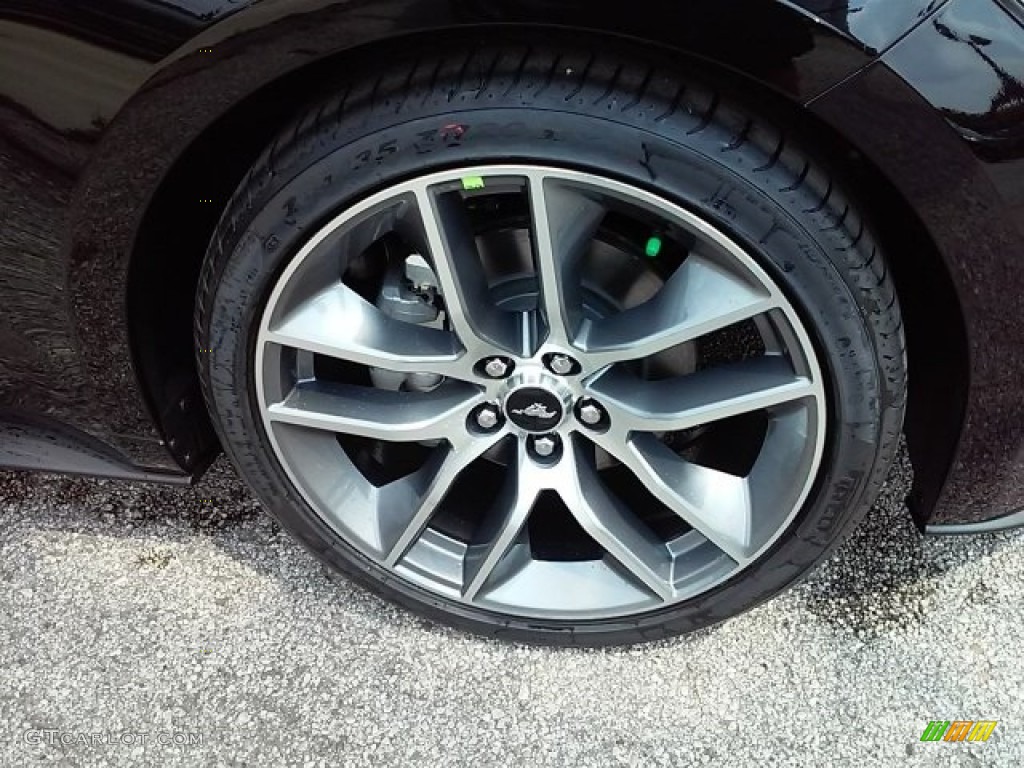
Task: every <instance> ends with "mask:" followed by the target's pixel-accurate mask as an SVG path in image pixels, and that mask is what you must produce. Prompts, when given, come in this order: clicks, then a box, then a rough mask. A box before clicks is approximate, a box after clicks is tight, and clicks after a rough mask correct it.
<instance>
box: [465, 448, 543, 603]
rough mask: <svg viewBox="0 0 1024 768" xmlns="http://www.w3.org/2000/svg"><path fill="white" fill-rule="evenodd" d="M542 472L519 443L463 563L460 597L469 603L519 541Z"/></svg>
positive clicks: (537, 490) (534, 500)
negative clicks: (502, 481)
mask: <svg viewBox="0 0 1024 768" xmlns="http://www.w3.org/2000/svg"><path fill="white" fill-rule="evenodd" d="M545 473H546V470H545V469H542V468H540V467H538V466H537V465H536V464H535V463H534V461H533V460H532V459H531V458H530V457H529V456H528V455H527V453H526V446H525V443H524V442H523V441H522V440H518V441H516V455H515V459H514V461H511V462H510V463H509V469H508V475H507V476H506V478H505V483H504V485H503V486H502V489H501V491H500V492H499V494H498V497H497V499H496V500H495V502H494V504H493V505H492V506H491V508H490V510H489V511H488V513H487V515H486V516H485V517H484V520H483V522H482V523H481V525H480V529H479V530H478V531H477V533H476V535H475V537H474V540H473V541H472V542H471V543H470V545H469V548H468V549H467V551H466V556H465V559H464V561H463V581H462V584H463V587H462V590H463V591H462V594H463V597H465V598H467V599H469V600H473V599H475V598H476V596H477V594H479V592H480V590H481V589H482V588H483V586H484V585H485V584H486V583H487V580H488V578H489V577H490V576H491V574H492V573H493V572H494V570H495V568H496V567H497V566H498V564H499V563H500V562H501V561H502V559H503V558H504V557H505V555H506V553H507V552H508V551H509V549H511V548H512V546H513V545H514V544H515V543H516V542H517V541H518V540H519V539H520V538H521V534H522V533H523V527H524V526H525V525H526V520H527V518H528V517H529V515H530V510H531V509H533V505H534V503H535V502H536V500H537V494H538V493H539V492H540V490H541V489H543V488H544V486H545V483H544V474H545Z"/></svg>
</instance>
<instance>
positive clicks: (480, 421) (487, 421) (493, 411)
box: [476, 405, 501, 430]
mask: <svg viewBox="0 0 1024 768" xmlns="http://www.w3.org/2000/svg"><path fill="white" fill-rule="evenodd" d="M499 421H501V416H500V415H499V413H498V409H497V408H495V407H494V406H493V405H483V406H481V407H480V409H479V410H478V411H477V412H476V425H477V426H478V427H480V429H487V430H491V429H494V428H495V427H496V426H498V422H499Z"/></svg>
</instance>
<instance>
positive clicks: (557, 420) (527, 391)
mask: <svg viewBox="0 0 1024 768" xmlns="http://www.w3.org/2000/svg"><path fill="white" fill-rule="evenodd" d="M505 415H506V416H508V420H509V421H511V422H512V423H513V424H515V425H516V426H517V427H519V428H520V429H521V430H523V431H524V432H536V433H541V432H550V431H551V430H553V429H554V428H555V427H557V426H558V425H559V424H561V423H562V419H563V418H565V406H564V405H563V403H562V400H561V399H560V398H559V397H558V395H556V394H555V393H554V392H552V391H551V390H549V389H545V388H544V387H537V386H524V387H518V388H517V389H513V390H512V391H511V392H509V394H508V397H506V398H505Z"/></svg>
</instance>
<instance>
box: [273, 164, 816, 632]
mask: <svg viewBox="0 0 1024 768" xmlns="http://www.w3.org/2000/svg"><path fill="white" fill-rule="evenodd" d="M396 270H397V271H396ZM255 367H256V371H257V372H258V375H257V386H256V388H257V396H258V402H259V407H260V411H261V415H262V420H263V427H264V428H265V430H266V433H267V435H268V437H269V439H270V443H271V446H272V448H273V451H274V454H275V456H276V458H277V460H278V461H279V462H280V464H281V466H282V467H283V469H284V470H285V472H286V473H287V475H288V477H289V478H290V480H291V482H292V483H293V484H294V485H295V487H296V488H297V489H298V490H299V492H300V493H301V494H302V495H303V497H304V498H305V500H306V501H307V503H308V504H309V505H310V506H311V507H312V509H313V510H314V511H315V512H316V513H317V514H318V515H319V516H320V517H321V518H322V519H323V520H324V521H325V522H326V523H327V524H328V525H330V526H331V528H332V529H333V530H334V531H335V532H336V533H337V534H338V535H339V536H340V537H341V538H342V539H343V540H344V541H345V542H346V543H347V544H348V545H350V546H352V547H354V548H355V549H356V550H358V551H359V552H361V553H362V554H363V555H364V556H366V557H369V558H371V559H372V560H374V561H375V562H376V563H378V565H380V566H381V567H383V568H385V569H387V570H388V571H390V572H392V573H394V575H395V576H396V577H398V578H401V579H403V580H406V581H408V582H411V583H414V584H416V585H418V586H419V587H421V588H423V589H425V590H427V591H428V592H431V593H435V594H437V595H439V596H442V597H444V598H446V599H449V600H456V601H461V602H465V603H469V604H472V605H474V606H477V607H479V608H483V609H486V610H489V611H493V612H496V613H499V614H508V615H514V616H523V617H543V618H554V619H571V620H579V619H583V620H586V619H601V618H609V617H622V616H630V615H635V614H638V613H643V612H647V611H651V610H655V609H658V608H661V607H665V606H667V605H671V604H674V603H678V602H680V601H683V600H686V599H689V598H692V597H694V596H696V595H698V594H700V593H702V592H705V591H707V590H709V589H711V588H712V587H714V586H715V585H717V584H719V583H721V582H723V581H724V580H726V579H729V578H730V577H732V576H735V575H736V574H738V573H740V572H741V571H743V570H744V569H745V568H747V567H748V566H749V565H750V564H751V563H753V562H754V561H755V560H757V559H758V558H759V557H760V556H761V555H762V554H763V553H764V552H765V551H766V550H767V549H769V548H770V547H771V546H772V544H773V543H774V542H775V541H777V540H778V538H779V537H780V536H781V535H782V534H783V533H784V532H785V531H786V530H787V529H788V528H789V526H790V524H791V522H792V521H793V519H794V518H795V516H796V515H797V513H798V512H799V510H800V508H801V505H802V503H803V502H804V500H805V499H806V497H807V495H808V493H809V491H810V489H811V487H812V485H813V482H814V479H815V476H816V474H817V471H818V468H819V465H820V463H821V459H822V452H823V446H824V438H825V427H826V401H825V387H824V381H823V376H822V372H821V370H820V367H819V364H818V361H817V358H816V356H815V352H814V346H813V344H812V343H811V340H810V338H809V336H808V334H807V331H806V329H805V327H804V325H803V324H802V322H801V320H800V317H799V315H798V313H797V311H796V309H795V308H794V306H793V305H792V304H791V303H790V302H789V301H788V299H787V298H786V296H785V295H784V293H783V291H782V290H781V289H780V288H779V286H778V285H777V284H776V283H775V281H774V280H773V279H772V278H771V276H770V275H769V273H768V272H767V271H766V270H765V269H763V268H762V267H761V266H760V265H759V264H758V263H757V262H756V261H755V260H754V259H753V258H752V257H751V256H750V255H749V254H748V253H747V252H746V250H744V248H742V247H741V246H740V245H739V244H738V243H736V242H734V241H733V240H732V239H730V238H729V237H728V236H727V235H726V234H725V233H724V232H723V231H721V230H720V229H718V228H716V227H714V226H712V225H711V224H709V223H708V222H707V221H705V220H702V219H700V218H698V217H697V216H695V215H693V214H692V213H690V212H689V211H687V210H686V209H684V208H682V207H680V206H678V205H676V204H674V203H673V202H671V201H669V200H667V199H664V198H663V197H661V196H659V195H657V194H654V193H652V192H650V191H647V190H644V189H640V188H638V187H636V186H632V185H628V184H624V183H621V182H618V181H616V180H613V179H610V178H604V177H601V176H598V175H594V174H589V173H582V172H578V171H570V170H564V169H558V168H553V167H545V166H532V165H531V166H527V165H488V166H478V167H465V168H460V169H455V170H449V171H444V172H439V173H432V174H429V175H425V176H421V177H419V178H415V179H410V180H408V181H405V182H403V183H401V184H398V185H396V186H393V187H390V188H388V189H386V190H383V191H381V192H379V193H377V194H375V195H373V196H371V197H369V198H367V199H365V200H362V201H360V202H357V203H355V204H353V205H351V206H350V207H348V208H347V209H346V210H344V211H343V212H341V213H340V214H339V215H337V216H336V217H335V218H333V219H332V220H330V221H329V222H327V223H326V224H325V225H324V226H323V227H322V228H321V229H320V230H319V231H318V232H316V233H315V234H314V235H313V236H312V237H311V238H310V239H309V240H308V241H307V243H306V244H305V246H304V247H303V248H302V249H301V250H300V251H299V252H298V253H297V254H296V255H295V256H294V258H292V260H291V261H290V262H289V263H288V265H287V267H286V268H285V270H284V272H283V273H282V274H281V276H280V277H279V278H278V280H277V282H276V284H275V286H274V288H273V290H272V292H271V295H270V297H269V299H268V302H267V304H266V308H265V311H264V314H263V317H262V320H261V324H260V331H259V335H258V338H257V341H256V347H255ZM456 502H457V503H456Z"/></svg>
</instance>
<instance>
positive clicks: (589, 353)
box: [578, 253, 778, 369]
mask: <svg viewBox="0 0 1024 768" xmlns="http://www.w3.org/2000/svg"><path fill="white" fill-rule="evenodd" d="M777 305H778V303H777V302H776V301H775V299H773V298H772V295H771V293H770V291H768V290H767V289H766V288H762V287H760V286H758V285H756V284H754V283H753V281H752V280H747V279H743V278H741V277H738V276H737V275H736V274H734V273H733V272H731V271H730V270H727V269H725V268H724V267H722V266H720V265H719V264H718V263H717V261H715V260H713V259H709V258H707V257H704V256H701V255H700V254H698V253H692V254H690V256H689V257H687V259H686V261H684V262H683V263H682V265H681V266H680V267H679V269H677V270H676V271H675V273H674V274H673V275H672V277H671V278H669V280H668V282H667V283H665V285H664V286H663V287H662V289H661V290H660V291H659V292H658V293H657V294H656V295H655V296H653V297H652V298H651V299H649V300H648V301H645V302H644V303H643V304H640V305H638V306H636V307H633V308H631V309H628V310H626V311H625V312H620V313H618V314H616V315H612V316H610V317H607V318H604V319H601V320H597V321H594V322H591V321H590V320H585V321H584V322H583V326H582V327H581V329H580V338H579V342H578V346H580V347H581V348H582V349H584V350H586V360H587V362H588V364H589V365H590V366H591V368H592V369H596V368H599V367H601V366H604V365H608V364H610V363H615V362H619V361H623V360H637V359H640V358H644V357H649V356H651V355H655V354H657V353H658V352H661V351H663V350H665V349H668V348H670V347H673V346H676V345H678V344H684V343H686V342H689V341H693V340H694V339H697V338H699V337H701V336H704V335H706V334H709V333H712V332H713V331H717V330H720V329H722V328H725V327H726V326H729V325H732V324H733V323H737V322H740V321H741V320H747V319H750V318H752V317H755V316H756V315H759V314H762V313H764V312H767V311H768V310H770V309H772V308H773V307H775V306H777Z"/></svg>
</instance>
